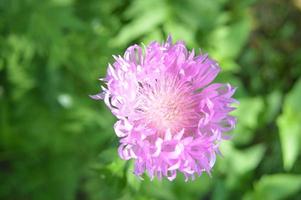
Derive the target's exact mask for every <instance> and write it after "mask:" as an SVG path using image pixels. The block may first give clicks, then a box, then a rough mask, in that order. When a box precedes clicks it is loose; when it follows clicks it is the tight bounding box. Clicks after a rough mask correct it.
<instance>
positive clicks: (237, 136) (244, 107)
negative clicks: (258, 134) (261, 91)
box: [232, 97, 264, 144]
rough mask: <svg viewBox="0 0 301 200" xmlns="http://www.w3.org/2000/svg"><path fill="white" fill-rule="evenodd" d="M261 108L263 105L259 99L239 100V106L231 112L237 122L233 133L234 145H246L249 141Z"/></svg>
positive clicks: (256, 124)
mask: <svg viewBox="0 0 301 200" xmlns="http://www.w3.org/2000/svg"><path fill="white" fill-rule="evenodd" d="M263 108H264V103H263V100H262V98H260V97H252V98H243V99H239V106H238V107H237V109H236V110H235V111H233V112H232V114H233V115H234V116H236V117H237V121H238V123H237V127H236V128H235V129H234V131H233V139H234V141H235V143H237V144H247V143H249V142H250V141H251V139H252V138H253V136H254V129H255V128H256V127H257V126H258V118H259V116H260V113H261V112H262V110H263ZM246 113H247V114H246Z"/></svg>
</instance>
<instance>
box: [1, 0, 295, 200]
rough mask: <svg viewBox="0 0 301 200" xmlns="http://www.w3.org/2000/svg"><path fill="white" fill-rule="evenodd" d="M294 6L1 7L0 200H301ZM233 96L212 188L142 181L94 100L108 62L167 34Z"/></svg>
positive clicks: (90, 0)
mask: <svg viewBox="0 0 301 200" xmlns="http://www.w3.org/2000/svg"><path fill="white" fill-rule="evenodd" d="M300 21H301V1H300V0H294V1H286V0H278V1H276V0H264V1H256V0H240V1H234V0H212V1H205V0H204V1H200V0H186V1H184V0H174V1H171V0H132V1H130V0H0V181H1V182H0V199H33V200H44V199H45V200H47V199H49V200H54V199H57V200H59V199H64V200H69V199H79V200H82V199H83V200H85V199H91V200H94V199H95V200H99V199H105V200H106V199H119V200H127V199H137V200H147V199H162V200H165V199H166V200H174V199H180V200H186V199H187V200H190V199H213V200H220V199H221V200H223V199H246V200H249V199H259V200H260V199H265V200H274V199H300V198H301V159H300V152H301V148H300V145H301V109H300V102H301V96H300V95H301V76H300V75H301V46H300V44H301V37H300V35H301V24H300ZM169 33H170V34H171V35H172V36H173V37H174V39H175V40H178V39H181V40H185V41H186V43H187V44H188V46H189V48H199V47H201V48H202V51H205V52H209V54H210V55H211V56H212V57H213V58H215V59H216V60H218V61H219V62H220V65H221V66H222V69H223V71H222V73H221V74H220V76H219V77H218V80H217V81H223V82H230V83H232V84H233V85H235V86H237V87H238V90H237V93H236V98H237V99H238V100H239V101H240V105H239V106H238V109H237V110H236V111H235V112H234V113H233V114H234V115H236V116H237V118H238V125H237V128H236V129H235V130H234V131H233V140H232V141H228V142H224V144H223V145H222V147H221V151H222V152H223V154H224V157H220V158H218V160H217V163H216V166H215V168H214V171H213V173H212V177H208V175H203V176H202V177H200V178H197V179H196V180H195V181H193V182H188V183H185V182H184V179H183V177H181V176H179V177H178V178H177V179H176V181H174V182H168V181H166V180H163V181H157V180H155V181H153V182H151V181H150V180H149V179H148V178H147V177H145V180H144V181H141V180H139V179H138V178H137V177H135V176H134V175H133V174H132V170H133V163H132V162H125V161H123V160H121V159H119V157H118V156H117V146H118V140H117V137H116V136H115V134H114V132H113V128H112V126H113V123H114V121H115V119H114V118H113V116H112V115H111V113H110V112H109V111H108V109H106V108H105V106H104V105H103V103H100V102H95V101H92V100H91V99H90V98H89V97H88V95H89V94H93V93H96V92H98V90H99V87H98V86H99V82H98V81H97V79H98V78H99V77H102V76H104V75H105V71H106V66H107V63H108V62H111V61H112V57H111V55H114V54H115V55H116V54H121V53H122V52H123V51H124V49H125V48H126V47H127V46H128V45H130V44H133V43H138V44H140V43H141V42H143V43H145V44H147V43H148V42H150V41H151V40H159V41H163V40H164V39H165V38H166V36H167V34H169Z"/></svg>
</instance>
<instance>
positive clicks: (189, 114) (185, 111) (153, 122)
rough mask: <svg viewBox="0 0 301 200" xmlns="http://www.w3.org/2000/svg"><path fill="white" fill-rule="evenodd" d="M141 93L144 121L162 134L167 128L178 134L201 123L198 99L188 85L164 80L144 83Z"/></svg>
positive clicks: (167, 78) (169, 79)
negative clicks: (198, 121)
mask: <svg viewBox="0 0 301 200" xmlns="http://www.w3.org/2000/svg"><path fill="white" fill-rule="evenodd" d="M139 91H140V92H139V100H140V105H139V110H140V111H142V118H143V120H144V121H145V122H146V124H148V125H149V126H151V127H153V128H156V129H157V130H158V131H159V132H163V133H164V132H165V131H166V130H167V129H170V130H171V131H172V132H177V131H180V130H181V129H182V128H191V127H193V126H195V125H196V124H197V123H196V120H197V113H196V111H195V110H196V105H197V98H195V96H194V93H193V90H192V88H191V87H190V85H189V84H188V83H183V82H180V81H179V80H178V79H177V78H172V77H160V78H158V79H155V80H154V81H151V83H142V84H141V85H140V90H139Z"/></svg>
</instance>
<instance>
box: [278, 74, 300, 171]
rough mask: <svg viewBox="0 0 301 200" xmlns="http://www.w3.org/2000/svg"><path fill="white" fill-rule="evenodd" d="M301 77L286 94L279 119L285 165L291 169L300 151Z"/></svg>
mask: <svg viewBox="0 0 301 200" xmlns="http://www.w3.org/2000/svg"><path fill="white" fill-rule="evenodd" d="M300 99H301V79H300V80H299V81H298V82H297V83H296V85H295V86H294V88H293V89H292V90H291V92H290V93H289V94H288V95H287V96H286V98H285V101H284V106H283V113H282V114H281V115H280V116H279V118H278V119H277V125H278V127H279V134H280V142H281V148H282V156H283V165H284V169H285V170H290V169H291V168H292V167H293V165H294V163H295V161H296V159H297V156H298V154H299V152H300V149H299V145H300V140H301V123H300V121H301V107H300Z"/></svg>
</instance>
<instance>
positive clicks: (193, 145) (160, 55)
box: [92, 37, 236, 180]
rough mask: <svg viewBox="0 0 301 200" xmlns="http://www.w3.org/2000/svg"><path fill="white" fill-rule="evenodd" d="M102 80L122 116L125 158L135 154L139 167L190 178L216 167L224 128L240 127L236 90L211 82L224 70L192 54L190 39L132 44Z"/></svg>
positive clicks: (113, 107)
mask: <svg viewBox="0 0 301 200" xmlns="http://www.w3.org/2000/svg"><path fill="white" fill-rule="evenodd" d="M114 58H115V62H114V63H113V65H109V66H108V71H107V75H106V77H105V78H104V79H102V80H103V81H104V82H105V83H106V86H107V87H102V92H101V93H99V94H97V95H94V96H92V98H94V99H103V100H104V101H105V103H106V105H107V106H108V107H109V108H110V110H111V111H112V113H113V114H114V115H115V116H116V117H117V119H118V121H117V122H116V124H115V125H114V129H115V132H116V135H117V136H118V137H120V143H121V144H120V146H119V149H118V152H119V155H120V157H121V158H122V159H125V160H129V159H134V160H135V169H134V173H135V174H136V175H138V176H141V175H142V174H143V173H144V172H147V173H148V175H149V176H150V177H151V179H153V178H154V177H155V176H156V177H158V178H159V179H161V178H162V177H163V176H165V177H167V178H168V179H169V180H173V179H174V178H175V177H176V175H177V172H181V173H183V174H184V175H185V177H186V180H188V179H189V178H192V179H193V178H194V175H195V174H197V175H201V173H202V172H203V171H206V172H207V173H210V171H211V168H212V167H213V165H214V163H215V158H216V154H218V153H219V149H218V148H219V144H220V141H222V140H223V139H227V136H226V135H224V132H227V131H230V130H231V129H233V128H234V126H235V123H236V120H235V118H234V117H232V116H230V115H229V112H231V111H232V110H233V109H234V108H233V107H231V103H233V102H235V100H234V99H233V98H231V97H232V95H233V93H234V92H235V89H234V88H233V87H232V86H230V85H229V84H221V83H213V84H212V83H211V82H212V81H213V80H214V78H215V77H216V76H217V74H218V73H219V71H220V67H219V66H218V64H217V63H216V62H215V61H214V60H212V59H210V58H209V57H208V55H207V54H200V55H195V52H194V50H192V51H191V52H189V51H188V50H187V49H186V46H185V43H184V42H181V41H179V42H177V43H175V44H173V43H172V41H171V37H169V38H168V39H167V42H166V43H164V44H159V43H158V42H152V43H151V44H149V45H148V46H147V47H144V48H142V47H140V46H138V45H133V46H130V47H129V48H128V49H127V50H126V52H125V54H124V56H123V57H122V56H114Z"/></svg>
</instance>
